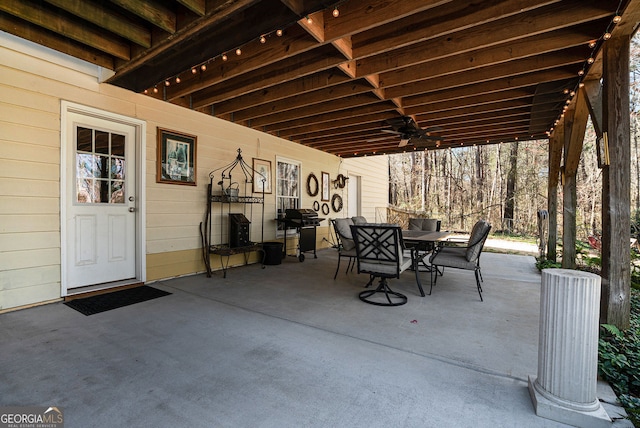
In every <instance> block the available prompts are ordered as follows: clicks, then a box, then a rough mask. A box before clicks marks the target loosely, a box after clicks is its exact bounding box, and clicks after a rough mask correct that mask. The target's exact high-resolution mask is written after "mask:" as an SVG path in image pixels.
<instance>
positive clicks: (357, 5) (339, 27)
mask: <svg viewBox="0 0 640 428" xmlns="http://www.w3.org/2000/svg"><path fill="white" fill-rule="evenodd" d="M450 1H451V0H350V1H348V2H344V3H343V4H340V6H339V8H340V18H339V19H327V20H325V28H324V33H325V39H326V40H335V39H340V38H343V37H346V36H349V35H351V34H355V33H360V32H362V31H366V30H368V29H371V28H374V27H377V26H379V25H381V24H384V23H389V22H394V21H396V20H397V19H399V18H402V17H405V16H409V15H411V14H414V13H417V12H420V11H425V10H429V9H433V8H436V7H438V6H442V5H444V4H448V3H450Z"/></svg>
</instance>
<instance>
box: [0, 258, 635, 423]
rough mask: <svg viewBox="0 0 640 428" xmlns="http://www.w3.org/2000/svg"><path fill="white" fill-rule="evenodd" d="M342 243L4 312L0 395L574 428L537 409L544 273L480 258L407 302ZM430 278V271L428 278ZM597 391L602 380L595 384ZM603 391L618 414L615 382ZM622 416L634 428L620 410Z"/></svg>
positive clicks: (222, 413) (522, 262)
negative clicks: (366, 299)
mask: <svg viewBox="0 0 640 428" xmlns="http://www.w3.org/2000/svg"><path fill="white" fill-rule="evenodd" d="M336 262H337V255H336V252H335V250H333V249H327V250H321V251H318V258H317V259H314V258H313V256H312V255H310V254H308V255H307V258H306V260H305V261H304V262H303V263H300V262H298V261H297V259H296V258H293V257H287V258H286V259H285V260H283V263H282V264H281V265H276V266H267V267H266V268H265V269H261V268H260V266H259V265H250V266H243V267H239V268H233V269H230V270H229V272H228V274H227V278H223V277H222V273H221V272H216V273H215V274H214V276H213V277H212V278H206V276H205V275H195V276H189V277H182V278H176V279H172V280H166V281H159V282H156V283H153V284H150V285H151V286H154V287H156V288H160V289H163V290H166V291H169V292H171V293H172V294H171V295H169V296H165V297H161V298H158V299H154V300H151V301H147V302H143V303H139V304H136V305H131V306H127V307H124V308H120V309H115V310H112V311H108V312H104V313H101V314H96V315H92V316H84V315H82V314H80V313H79V312H76V311H75V310H73V309H71V308H69V307H67V306H65V305H63V304H62V303H54V304H49V305H44V306H40V307H35V308H31V309H25V310H20V311H14V312H8V313H5V314H1V315H0V367H2V370H1V371H0V406H10V405H12V406H26V405H41V406H58V407H61V408H62V409H63V410H64V416H65V427H67V428H69V427H124V426H132V427H146V426H148V427H187V426H188V427H492V428H493V427H509V428H512V427H564V426H566V425H564V424H561V423H557V422H554V421H551V420H547V419H544V418H540V417H538V416H536V415H535V411H534V408H533V405H532V403H531V398H530V396H529V391H528V389H527V377H528V376H529V375H534V376H535V375H536V372H537V358H538V355H537V352H538V351H537V350H538V347H537V342H538V331H539V310H540V308H539V301H540V297H539V294H540V274H539V273H538V272H537V270H536V268H535V265H534V263H535V260H534V258H533V256H525V255H506V254H496V253H489V252H486V253H484V254H483V255H482V266H483V268H482V273H483V276H484V283H483V288H484V293H483V296H484V302H481V301H480V299H479V297H478V293H477V291H476V287H475V282H474V279H473V273H472V272H467V271H456V270H453V269H448V270H447V271H446V272H445V275H444V276H443V277H441V278H439V279H438V285H437V286H436V287H435V288H434V290H433V293H432V295H431V296H426V297H420V296H419V294H418V289H417V287H416V285H415V281H414V277H413V273H412V272H406V273H404V274H403V275H402V277H401V278H400V279H398V280H391V282H390V284H391V286H392V288H393V289H394V290H397V291H400V292H402V293H404V294H405V295H407V297H408V299H409V301H408V303H407V304H406V305H404V306H400V307H392V308H386V307H378V306H372V305H367V304H365V303H363V302H361V301H360V300H359V299H358V298H357V294H358V292H359V291H361V290H362V287H363V285H364V284H365V282H366V280H367V279H368V278H367V277H366V276H365V275H358V274H356V273H355V270H354V272H351V273H348V274H345V268H346V263H344V262H343V266H342V267H341V271H340V273H339V274H338V278H337V279H336V280H335V281H334V280H333V274H334V271H335V267H336ZM427 275H428V274H425V276H424V281H425V283H426V284H427V289H428V276H427ZM601 387H602V388H601ZM598 396H599V398H600V399H601V400H603V401H604V404H605V408H606V410H607V412H608V414H609V416H611V417H614V418H615V417H618V416H619V411H620V409H619V408H617V407H615V406H613V405H610V404H608V403H609V402H613V401H615V396H612V395H611V394H610V390H609V389H608V387H607V386H606V385H605V384H601V385H599V393H598ZM611 426H612V427H631V426H632V425H631V424H630V423H629V422H628V421H626V420H617V421H616V422H615V423H612V424H611Z"/></svg>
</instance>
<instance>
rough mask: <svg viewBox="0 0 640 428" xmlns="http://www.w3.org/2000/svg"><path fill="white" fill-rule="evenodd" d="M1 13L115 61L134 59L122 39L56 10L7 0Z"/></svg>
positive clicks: (23, 1) (24, 1)
mask: <svg viewBox="0 0 640 428" xmlns="http://www.w3.org/2000/svg"><path fill="white" fill-rule="evenodd" d="M0 10H1V11H3V12H6V13H8V14H10V15H13V16H15V17H17V18H20V19H23V20H25V21H27V22H30V23H32V24H35V25H37V26H39V27H42V28H44V29H47V30H49V31H53V32H54V33H62V34H64V35H65V36H66V37H68V38H70V39H72V40H75V41H76V42H79V43H82V44H84V45H87V46H90V47H92V48H94V49H97V50H100V51H102V52H105V53H107V54H109V55H112V56H114V57H116V58H120V59H124V60H128V59H130V57H131V50H130V48H129V45H128V44H127V43H125V42H124V41H123V40H122V39H121V38H120V37H118V36H115V35H113V34H111V33H108V32H106V31H104V30H102V29H99V28H95V27H91V26H87V25H83V24H82V23H80V22H78V21H76V20H73V19H71V18H70V17H69V16H68V15H66V14H63V13H60V12H59V11H58V10H57V9H55V8H51V7H45V6H44V5H42V4H38V5H36V4H34V3H32V2H31V1H28V0H6V1H1V2H0Z"/></svg>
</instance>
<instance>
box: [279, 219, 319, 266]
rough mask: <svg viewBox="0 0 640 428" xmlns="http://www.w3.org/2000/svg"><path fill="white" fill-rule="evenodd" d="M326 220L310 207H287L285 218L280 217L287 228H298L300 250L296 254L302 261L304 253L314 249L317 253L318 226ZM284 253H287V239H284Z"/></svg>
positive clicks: (314, 255) (314, 254)
mask: <svg viewBox="0 0 640 428" xmlns="http://www.w3.org/2000/svg"><path fill="white" fill-rule="evenodd" d="M322 220H324V219H323V218H319V217H318V213H317V212H315V211H314V210H312V209H309V208H295V209H286V210H285V215H284V217H283V218H280V219H278V221H279V222H281V223H283V224H284V227H285V229H296V230H297V233H298V238H299V239H298V252H297V254H296V256H297V257H298V260H300V261H301V262H303V261H304V253H305V252H308V251H313V257H314V258H316V259H317V258H318V256H317V255H316V227H318V226H320V222H321V221H322ZM284 253H285V254H287V239H286V237H285V240H284Z"/></svg>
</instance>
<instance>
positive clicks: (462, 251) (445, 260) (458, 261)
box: [429, 220, 491, 301]
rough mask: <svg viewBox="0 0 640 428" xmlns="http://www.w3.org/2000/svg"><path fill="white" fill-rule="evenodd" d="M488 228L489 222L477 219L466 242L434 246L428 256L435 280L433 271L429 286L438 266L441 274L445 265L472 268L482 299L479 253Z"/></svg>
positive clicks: (436, 274) (487, 233)
mask: <svg viewBox="0 0 640 428" xmlns="http://www.w3.org/2000/svg"><path fill="white" fill-rule="evenodd" d="M490 230H491V224H489V223H488V222H487V221H485V220H478V222H476V224H475V225H474V226H473V229H472V230H471V235H470V236H469V241H468V242H466V243H452V244H448V245H443V246H441V247H439V248H436V250H435V251H434V253H433V254H432V255H431V257H430V258H429V261H430V262H431V265H432V266H433V267H434V268H435V269H433V271H435V272H436V273H435V280H434V273H433V271H432V273H431V287H433V286H434V285H435V283H436V282H437V281H438V268H443V269H442V273H443V274H444V268H445V267H449V268H456V269H465V270H472V271H474V273H475V276H476V285H477V287H478V294H479V295H480V301H483V299H482V286H481V285H480V282H481V278H482V274H481V273H480V254H482V249H483V248H484V243H485V241H486V240H487V237H488V236H489V231H490Z"/></svg>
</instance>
